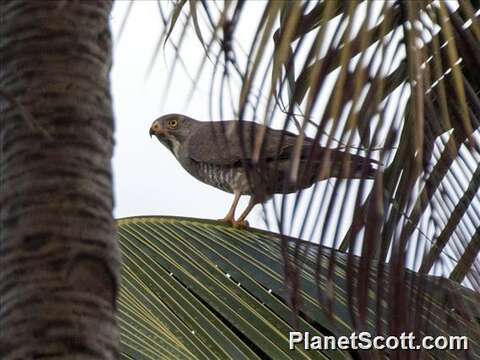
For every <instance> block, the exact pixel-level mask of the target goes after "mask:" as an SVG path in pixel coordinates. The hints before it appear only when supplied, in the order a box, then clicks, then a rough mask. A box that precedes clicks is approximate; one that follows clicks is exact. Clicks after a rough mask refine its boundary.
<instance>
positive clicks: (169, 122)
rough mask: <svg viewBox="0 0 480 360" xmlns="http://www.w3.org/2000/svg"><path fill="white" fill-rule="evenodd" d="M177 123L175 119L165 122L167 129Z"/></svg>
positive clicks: (173, 127)
mask: <svg viewBox="0 0 480 360" xmlns="http://www.w3.org/2000/svg"><path fill="white" fill-rule="evenodd" d="M177 125H178V120H176V119H172V120H169V121H168V124H167V126H168V128H169V129H175V128H176V127H177Z"/></svg>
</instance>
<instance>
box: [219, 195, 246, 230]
mask: <svg viewBox="0 0 480 360" xmlns="http://www.w3.org/2000/svg"><path fill="white" fill-rule="evenodd" d="M233 194H234V198H233V202H232V206H230V209H229V210H228V213H227V215H225V217H224V218H223V219H220V220H219V221H221V222H225V223H227V224H230V225H232V224H233V223H234V222H235V219H234V217H235V210H236V209H237V205H238V201H239V200H240V196H241V194H240V192H239V191H238V192H237V191H235V192H234V193H233Z"/></svg>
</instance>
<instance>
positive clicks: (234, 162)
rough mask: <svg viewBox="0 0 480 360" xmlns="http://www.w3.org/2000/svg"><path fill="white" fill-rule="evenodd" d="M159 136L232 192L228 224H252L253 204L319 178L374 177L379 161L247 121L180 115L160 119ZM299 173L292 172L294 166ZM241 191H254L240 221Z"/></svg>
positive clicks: (154, 131)
mask: <svg viewBox="0 0 480 360" xmlns="http://www.w3.org/2000/svg"><path fill="white" fill-rule="evenodd" d="M151 136H155V137H156V138H157V139H158V140H159V141H160V142H161V143H162V144H163V145H165V146H166V147H167V148H168V149H169V150H170V151H171V152H172V153H173V155H174V156H175V157H176V159H177V160H178V162H179V163H180V164H181V165H182V166H183V168H184V169H185V170H186V171H187V172H188V173H190V174H191V175H193V176H194V177H195V178H197V179H198V180H200V181H202V182H204V183H206V184H208V185H211V186H214V187H216V188H219V189H221V190H223V191H226V192H229V193H233V194H234V199H233V203H232V205H231V207H230V209H229V210H228V213H227V215H226V216H225V218H224V219H222V220H223V221H224V222H226V223H229V224H230V225H232V226H234V227H236V228H242V227H245V226H247V224H248V223H247V222H246V220H245V219H246V217H247V215H248V214H249V213H250V211H251V210H252V208H253V207H254V206H255V205H256V204H258V203H262V202H265V201H266V200H268V199H269V198H271V197H272V196H273V194H277V193H283V194H285V193H292V192H296V191H299V190H301V189H305V188H308V187H310V186H311V185H313V184H314V183H315V182H317V181H320V180H323V179H327V178H329V177H336V178H373V177H374V175H375V172H376V171H377V170H376V169H375V166H374V165H375V164H378V162H377V161H375V160H371V159H367V158H364V157H362V156H359V155H354V154H350V153H348V152H344V151H340V150H337V149H331V148H326V147H321V146H320V145H319V144H318V142H316V141H315V140H314V139H311V138H308V137H302V138H300V137H299V136H298V135H295V134H293V133H290V132H288V131H285V130H275V129H271V128H269V127H266V126H264V125H260V124H257V123H253V122H247V121H235V120H233V121H212V122H203V121H198V120H195V119H192V118H190V117H188V116H185V115H181V114H168V115H164V116H162V117H160V118H158V119H156V120H155V121H154V122H153V123H152V126H151V127H150V137H151ZM295 159H297V161H296V164H297V167H296V170H297V172H296V174H298V176H296V177H294V176H292V173H293V172H292V168H293V167H292V164H294V163H295ZM241 195H250V201H249V203H248V205H247V207H246V208H245V210H244V211H243V213H242V214H241V215H240V216H239V217H238V218H237V219H235V210H236V208H237V205H238V201H239V199H240V197H241Z"/></svg>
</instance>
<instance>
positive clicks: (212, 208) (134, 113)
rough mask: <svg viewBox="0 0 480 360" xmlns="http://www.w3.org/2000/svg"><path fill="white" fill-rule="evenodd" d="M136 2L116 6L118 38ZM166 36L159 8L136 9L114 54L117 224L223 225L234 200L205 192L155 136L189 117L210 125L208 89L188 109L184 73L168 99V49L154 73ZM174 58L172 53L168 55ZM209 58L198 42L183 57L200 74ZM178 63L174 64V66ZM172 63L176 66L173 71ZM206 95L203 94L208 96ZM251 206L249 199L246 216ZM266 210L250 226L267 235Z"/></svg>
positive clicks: (146, 4) (143, 5)
mask: <svg viewBox="0 0 480 360" xmlns="http://www.w3.org/2000/svg"><path fill="white" fill-rule="evenodd" d="M128 3H129V2H128V1H115V2H114V9H113V12H112V18H111V24H112V32H113V35H114V36H115V35H117V34H118V29H119V28H120V24H121V21H122V20H123V15H124V14H125V11H126V9H127V6H128ZM161 32H162V22H161V17H160V13H159V10H158V5H157V2H156V1H136V2H135V4H134V6H133V8H132V11H131V13H130V16H129V18H128V20H127V23H126V27H125V30H124V32H123V34H122V36H121V38H120V41H119V42H118V43H116V44H115V46H114V65H113V69H112V75H111V79H112V93H113V99H114V112H115V120H116V131H115V139H116V146H115V153H114V159H113V171H114V190H115V212H114V214H115V217H117V218H118V217H126V216H137V215H175V216H188V217H198V218H207V219H219V218H223V217H224V216H225V214H226V213H227V210H228V208H229V206H230V203H231V201H232V199H233V195H231V194H228V193H225V192H223V191H221V190H217V189H215V188H213V187H211V186H208V185H205V184H203V183H201V182H200V181H198V180H196V179H195V178H193V177H192V176H190V175H189V174H188V173H187V172H186V171H185V170H184V169H183V168H182V167H181V166H180V165H179V164H178V163H177V161H176V160H175V158H174V157H173V155H172V154H171V153H170V152H169V151H168V150H167V149H166V148H165V147H164V146H163V145H162V144H160V143H159V142H158V140H156V139H154V138H152V139H151V138H150V137H149V135H148V130H149V128H150V125H151V123H152V122H153V120H155V119H156V118H157V117H159V116H161V115H164V114H166V113H172V112H176V113H183V114H186V115H189V116H191V117H194V118H196V119H203V120H210V119H209V115H208V104H209V98H208V82H204V83H203V84H200V85H201V86H202V85H204V86H203V89H202V88H201V89H200V90H199V91H197V92H196V95H195V97H194V99H193V100H192V102H191V103H190V105H189V106H188V108H185V101H186V97H187V95H188V93H189V91H190V84H191V81H190V80H189V78H188V76H187V75H186V74H185V72H184V71H182V69H180V68H178V69H177V71H176V73H175V78H174V79H173V82H172V84H171V86H170V88H169V96H168V98H167V100H166V103H165V105H164V106H163V108H161V104H162V100H164V98H165V95H166V94H165V93H163V92H164V89H165V84H166V82H167V79H168V75H169V67H168V66H167V64H166V62H165V58H164V56H163V55H164V53H163V49H162V50H161V52H160V55H159V56H158V58H157V60H156V63H155V66H154V68H153V71H152V72H151V73H150V74H149V75H148V76H147V69H148V65H149V63H150V60H151V58H152V55H153V53H154V49H155V46H156V43H157V41H158V39H159V38H160V35H161ZM166 49H167V55H171V53H172V49H171V46H168V45H167V47H166ZM202 54H203V50H202V48H201V47H200V45H199V44H198V41H197V39H195V38H190V39H188V38H187V43H186V45H185V46H184V47H183V50H182V55H183V57H184V59H185V60H187V61H188V60H190V62H191V64H190V65H191V66H192V73H193V68H194V67H193V66H194V65H195V68H196V64H197V62H198V59H200V58H201V56H202ZM169 60H170V58H169ZM169 64H170V61H168V65H169ZM202 90H203V91H202ZM247 202H248V198H246V197H245V198H244V199H242V201H241V203H240V208H243V207H244V206H245V205H246V203H247ZM260 214H261V207H260V206H257V207H256V208H255V209H254V211H253V212H252V213H251V215H250V216H249V218H248V219H249V222H250V224H251V225H253V226H255V227H261V226H262V223H263V222H262V221H261V219H260Z"/></svg>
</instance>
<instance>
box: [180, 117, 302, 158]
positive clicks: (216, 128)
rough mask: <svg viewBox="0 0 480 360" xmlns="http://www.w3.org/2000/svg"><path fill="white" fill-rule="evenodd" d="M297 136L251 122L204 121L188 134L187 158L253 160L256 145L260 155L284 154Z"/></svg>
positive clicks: (272, 156)
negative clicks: (259, 148)
mask: <svg viewBox="0 0 480 360" xmlns="http://www.w3.org/2000/svg"><path fill="white" fill-rule="evenodd" d="M282 134H283V140H282ZM296 138H297V136H296V135H294V134H292V133H289V132H286V131H281V130H274V129H270V128H267V127H265V126H263V125H260V124H255V123H252V122H246V121H245V122H240V121H223V122H205V123H202V124H201V125H200V126H198V127H197V129H196V130H195V131H194V133H192V134H191V137H190V139H189V140H188V145H187V146H188V153H189V155H190V158H191V159H193V160H195V161H198V162H207V163H211V164H216V165H236V164H239V165H240V164H241V163H242V161H247V162H249V161H252V160H253V159H254V157H255V153H258V151H259V150H258V147H259V146H260V147H261V151H260V154H261V155H260V157H261V158H262V159H268V160H275V159H278V158H286V157H285V156H286V155H287V154H286V153H283V152H284V151H285V150H286V151H287V152H289V151H290V150H287V149H290V148H291V147H292V146H293V144H295V141H296ZM256 149H257V150H256ZM257 160H258V159H257Z"/></svg>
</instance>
